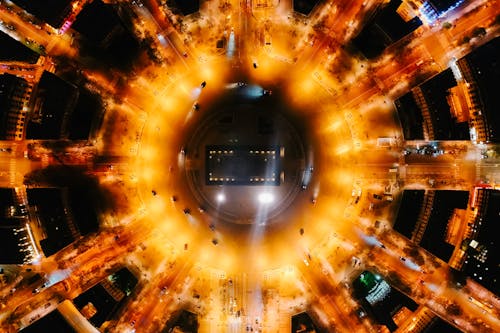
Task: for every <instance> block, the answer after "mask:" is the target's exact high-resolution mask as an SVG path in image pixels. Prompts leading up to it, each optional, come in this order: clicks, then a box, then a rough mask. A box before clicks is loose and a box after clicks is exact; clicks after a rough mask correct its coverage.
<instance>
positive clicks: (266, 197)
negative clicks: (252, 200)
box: [257, 192, 274, 204]
mask: <svg viewBox="0 0 500 333" xmlns="http://www.w3.org/2000/svg"><path fill="white" fill-rule="evenodd" d="M257 200H259V202H260V203H261V204H270V203H271V202H273V201H274V195H272V194H271V193H268V192H263V193H260V194H259V196H258V197H257Z"/></svg>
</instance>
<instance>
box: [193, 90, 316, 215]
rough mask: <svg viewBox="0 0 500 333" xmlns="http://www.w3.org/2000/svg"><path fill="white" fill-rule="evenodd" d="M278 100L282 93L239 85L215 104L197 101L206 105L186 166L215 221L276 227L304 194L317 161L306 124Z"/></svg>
mask: <svg viewBox="0 0 500 333" xmlns="http://www.w3.org/2000/svg"><path fill="white" fill-rule="evenodd" d="M281 99H282V98H281V97H280V93H279V91H275V92H273V93H272V94H270V93H269V90H266V89H264V88H262V87H260V86H258V85H256V84H247V83H241V82H240V83H236V84H229V85H227V86H226V88H225V89H224V91H222V92H221V94H220V96H219V97H218V98H216V100H215V101H210V102H208V101H207V102H204V101H203V100H200V105H201V104H202V105H204V107H203V108H201V109H200V110H199V111H196V112H197V113H199V115H198V114H197V115H196V116H199V119H196V120H195V121H193V122H194V126H193V127H194V129H193V131H192V132H191V133H192V135H190V136H189V137H188V140H187V144H186V145H185V146H184V148H183V149H184V156H183V158H184V168H185V171H186V176H187V181H188V184H189V187H190V189H191V192H192V194H193V196H194V197H195V199H196V201H197V202H198V204H199V206H200V207H203V209H204V210H206V211H207V213H208V214H209V215H211V216H212V217H214V218H217V219H219V220H221V219H222V220H223V221H225V222H231V223H240V224H241V223H243V224H253V223H258V224H267V223H269V222H276V221H278V220H277V215H278V214H279V213H280V212H282V211H283V210H284V209H286V208H288V207H289V206H290V204H291V203H292V202H294V200H295V199H296V196H297V194H299V193H300V192H301V191H305V190H307V188H308V186H309V184H310V183H311V181H312V177H311V176H312V175H311V170H312V169H313V163H314V161H313V158H312V153H311V152H309V151H308V150H309V149H310V147H309V143H308V142H307V141H308V140H306V139H305V138H306V135H305V131H304V129H305V126H304V125H303V124H304V123H305V122H304V120H300V121H299V120H298V119H299V118H298V117H297V115H296V114H294V111H293V107H291V106H290V105H287V104H286V103H283V101H282V100H281ZM295 113H296V112H295ZM297 123H302V126H300V127H299V126H297ZM306 157H307V158H306Z"/></svg>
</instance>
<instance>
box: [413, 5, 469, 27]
mask: <svg viewBox="0 0 500 333" xmlns="http://www.w3.org/2000/svg"><path fill="white" fill-rule="evenodd" d="M463 1H464V0H427V1H425V2H424V3H423V5H422V8H420V13H421V14H422V16H423V17H424V19H425V21H427V22H428V23H433V22H434V21H435V20H437V19H438V18H441V17H443V16H444V15H445V14H446V13H448V12H449V11H450V10H453V9H455V8H457V7H458V6H460V5H461V4H462V3H463Z"/></svg>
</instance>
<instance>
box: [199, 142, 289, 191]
mask: <svg viewBox="0 0 500 333" xmlns="http://www.w3.org/2000/svg"><path fill="white" fill-rule="evenodd" d="M205 158H206V168H205V170H206V171H205V172H206V175H205V176H206V184H207V185H275V186H278V185H280V164H281V163H280V147H278V146H236V145H209V146H206V147H205Z"/></svg>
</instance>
